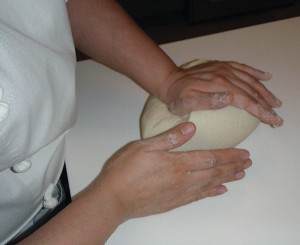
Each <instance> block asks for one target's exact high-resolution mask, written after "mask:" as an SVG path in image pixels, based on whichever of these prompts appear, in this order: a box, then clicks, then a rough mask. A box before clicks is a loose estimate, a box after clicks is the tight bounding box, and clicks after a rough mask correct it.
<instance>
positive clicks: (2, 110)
mask: <svg viewBox="0 0 300 245" xmlns="http://www.w3.org/2000/svg"><path fill="white" fill-rule="evenodd" d="M2 97H3V89H2V87H0V122H2V121H4V120H5V119H6V118H7V117H8V114H9V105H8V104H7V103H5V102H4V101H2Z"/></svg>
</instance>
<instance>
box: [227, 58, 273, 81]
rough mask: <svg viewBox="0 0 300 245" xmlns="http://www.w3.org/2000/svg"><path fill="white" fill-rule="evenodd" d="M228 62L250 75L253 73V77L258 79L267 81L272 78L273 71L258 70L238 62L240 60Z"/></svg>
mask: <svg viewBox="0 0 300 245" xmlns="http://www.w3.org/2000/svg"><path fill="white" fill-rule="evenodd" d="M227 63H228V64H229V65H231V66H232V67H234V68H236V69H239V70H241V71H244V72H246V73H249V74H250V75H252V76H253V77H255V78H256V79H258V80H263V81H267V80H270V79H271V78H272V74H271V73H269V72H264V71H261V70H258V69H256V68H254V67H251V66H249V65H245V64H241V63H238V62H235V61H227Z"/></svg>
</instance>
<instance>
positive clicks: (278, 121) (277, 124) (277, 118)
mask: <svg viewBox="0 0 300 245" xmlns="http://www.w3.org/2000/svg"><path fill="white" fill-rule="evenodd" d="M282 124H283V119H282V118H281V117H280V116H275V123H273V124H272V127H273V128H277V127H280V126H281V125H282Z"/></svg>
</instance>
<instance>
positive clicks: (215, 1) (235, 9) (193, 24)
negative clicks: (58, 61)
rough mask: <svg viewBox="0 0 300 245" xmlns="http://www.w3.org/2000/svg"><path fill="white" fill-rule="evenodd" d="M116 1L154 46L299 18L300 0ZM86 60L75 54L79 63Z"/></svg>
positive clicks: (82, 55) (81, 55)
mask: <svg viewBox="0 0 300 245" xmlns="http://www.w3.org/2000/svg"><path fill="white" fill-rule="evenodd" d="M118 2H119V3H120V4H121V5H122V6H123V7H124V8H125V10H126V11H127V12H128V13H129V14H130V15H131V17H132V18H134V19H135V21H136V22H137V23H138V24H139V25H140V26H141V27H142V29H143V30H144V31H145V32H146V33H147V34H148V35H149V36H150V37H151V38H152V39H153V40H154V41H155V42H156V43H157V44H163V43H168V42H174V41H179V40H183V39H187V38H193V37H199V36H203V35H208V34H213V33H218V32H222V31H228V30H233V29H237V28H242V27H246V26H251V25H257V24H262V23H267V22H271V21H276V20H281V19H286V18H291V17H296V16H300V0H273V1H272V0H271V1H270V0H119V1H118ZM299 28H300V26H299ZM87 58H88V57H86V56H85V55H84V54H82V53H80V52H77V59H78V60H84V59H87Z"/></svg>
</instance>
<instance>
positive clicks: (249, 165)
mask: <svg viewBox="0 0 300 245" xmlns="http://www.w3.org/2000/svg"><path fill="white" fill-rule="evenodd" d="M251 166H252V161H251V160H250V159H249V160H248V161H246V162H245V163H244V166H243V167H244V169H247V168H250V167H251Z"/></svg>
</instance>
